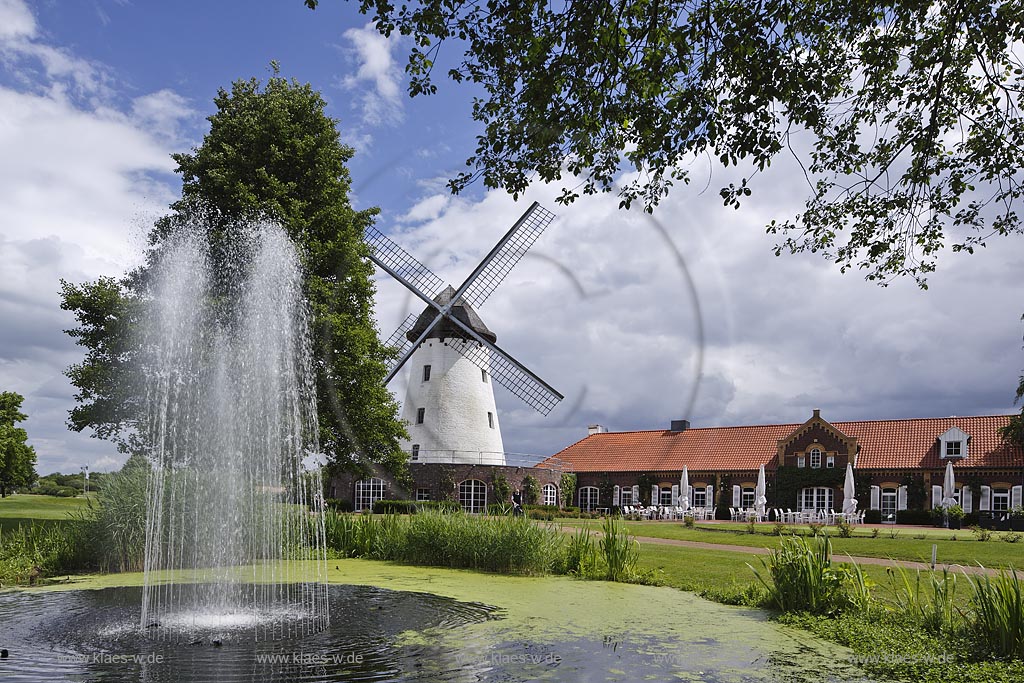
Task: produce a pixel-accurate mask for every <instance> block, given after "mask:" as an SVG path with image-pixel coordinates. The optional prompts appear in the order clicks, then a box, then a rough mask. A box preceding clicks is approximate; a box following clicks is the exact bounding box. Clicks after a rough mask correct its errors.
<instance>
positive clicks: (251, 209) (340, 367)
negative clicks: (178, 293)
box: [63, 65, 405, 475]
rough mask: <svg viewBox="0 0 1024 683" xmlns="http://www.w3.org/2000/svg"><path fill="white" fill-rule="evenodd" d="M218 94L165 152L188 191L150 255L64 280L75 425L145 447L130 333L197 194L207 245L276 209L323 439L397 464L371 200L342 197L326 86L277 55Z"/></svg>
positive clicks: (155, 234) (337, 455)
mask: <svg viewBox="0 0 1024 683" xmlns="http://www.w3.org/2000/svg"><path fill="white" fill-rule="evenodd" d="M215 104H216V112H215V113H214V114H213V115H211V116H210V117H209V121H210V131H209V133H208V134H207V135H206V136H205V138H204V139H203V142H202V144H201V145H200V146H198V147H197V148H195V149H193V150H192V151H191V152H189V153H183V154H175V155H173V158H174V160H175V162H177V172H178V173H180V174H181V176H182V198H181V200H179V201H178V202H176V203H174V204H172V206H171V214H170V215H168V216H166V217H164V218H162V219H160V220H158V221H157V223H156V225H155V226H154V228H153V230H152V231H151V233H150V246H151V251H150V258H149V261H148V263H149V264H150V265H147V266H144V267H143V268H141V269H140V270H138V271H136V272H134V273H131V274H130V275H128V276H127V277H125V278H123V279H121V280H113V279H101V280H98V281H96V282H92V283H87V284H84V285H74V284H69V283H63V287H64V291H63V295H64V303H63V306H64V308H66V309H69V310H72V311H74V312H75V314H76V316H77V318H78V323H79V326H78V327H77V328H75V329H73V330H69V334H71V335H72V336H74V337H75V338H76V339H77V340H78V343H79V344H81V345H82V346H84V347H85V349H86V357H85V359H84V361H83V362H82V363H80V364H78V365H74V366H72V367H71V368H70V369H69V370H68V376H69V377H70V378H71V380H72V382H73V383H74V384H75V386H76V387H77V388H78V390H79V393H78V396H77V398H78V400H79V405H78V406H76V408H75V409H74V410H72V412H71V415H70V420H69V425H70V426H71V427H72V428H73V429H77V430H82V429H85V428H86V427H89V428H92V429H93V430H94V431H95V434H96V435H97V436H100V437H105V438H110V439H112V440H114V441H115V442H116V443H118V444H119V446H120V447H121V448H122V449H123V450H125V451H128V452H137V451H139V450H144V449H145V444H144V443H141V442H139V434H140V433H142V431H143V430H140V429H138V428H137V426H138V424H137V421H138V420H139V419H141V418H142V416H141V413H140V409H139V403H140V397H139V394H138V391H136V390H135V389H134V388H133V387H137V386H138V384H137V382H135V380H134V378H133V377H132V373H133V372H134V368H135V366H134V365H133V362H132V360H133V354H134V345H133V343H132V340H131V333H132V329H133V328H134V327H135V325H136V322H137V318H138V315H139V311H140V310H141V308H140V305H139V301H140V299H141V297H142V296H143V293H144V291H145V286H146V281H147V276H148V271H149V269H150V267H151V264H152V263H153V262H154V259H155V258H156V256H157V255H158V254H159V252H160V249H161V248H162V245H163V244H164V242H165V240H166V238H167V237H168V236H169V235H170V234H172V233H173V232H174V231H175V230H177V229H179V227H178V226H180V225H182V224H184V223H189V222H193V223H194V222H195V220H196V215H197V212H196V207H201V211H200V212H199V215H200V216H201V217H202V218H201V220H202V221H203V222H204V227H205V228H206V230H207V232H208V234H209V235H210V237H211V242H212V243H213V244H214V245H216V243H217V240H218V239H219V237H220V236H221V235H223V234H225V233H226V231H227V229H228V227H229V226H230V225H232V224H235V223H237V222H238V221H240V220H241V221H244V220H248V219H252V218H255V217H262V216H270V217H272V218H274V219H275V220H277V221H279V222H280V223H281V225H282V226H284V228H285V230H286V231H287V232H288V234H289V235H290V236H291V238H292V239H293V241H294V242H295V243H296V244H297V245H298V246H299V248H300V252H301V255H302V259H303V266H304V270H305V294H306V298H307V300H308V303H309V308H310V312H311V314H312V316H311V319H312V325H311V327H312V333H313V344H314V346H313V351H314V355H315V359H314V364H315V369H316V380H317V386H316V391H317V399H318V405H319V414H320V443H321V447H322V449H323V450H324V452H325V453H327V454H328V456H329V457H330V459H331V462H332V464H333V465H335V466H339V467H346V466H358V465H359V464H360V463H363V462H376V463H380V464H383V465H384V466H386V467H387V468H388V469H390V470H391V471H393V472H395V473H396V474H399V475H404V473H405V456H404V454H402V452H401V451H400V449H399V447H398V439H399V438H400V437H401V436H402V435H403V434H404V429H403V427H402V423H401V422H400V420H399V419H398V406H397V403H396V402H395V400H394V397H393V396H392V395H391V394H390V393H389V392H388V391H387V389H386V388H385V386H384V384H383V379H384V377H385V375H386V363H387V361H388V359H389V358H390V353H392V351H391V350H390V349H388V348H387V347H385V346H383V345H382V344H381V342H380V340H379V337H378V335H377V330H376V328H375V325H374V321H373V318H372V303H373V294H374V288H373V284H372V282H371V280H370V277H371V275H372V273H373V267H372V264H371V263H370V262H369V260H368V259H367V251H366V250H367V247H366V245H365V243H364V242H363V240H362V235H363V230H364V229H365V227H366V226H367V225H369V224H371V222H372V221H373V217H374V216H375V215H376V214H377V213H378V210H377V209H368V210H364V211H356V210H355V209H354V208H353V207H352V206H351V204H350V202H349V199H348V192H349V186H350V178H349V173H348V169H347V167H346V163H347V161H348V160H349V159H350V158H351V156H352V154H353V150H352V148H351V147H348V146H346V145H344V144H342V143H341V142H340V140H339V136H338V131H337V128H336V121H334V120H333V119H331V118H330V117H328V116H327V115H326V114H325V113H324V106H325V103H324V101H323V99H322V98H321V97H320V94H319V93H318V92H317V91H315V90H314V89H313V88H312V87H311V86H310V85H308V84H305V85H303V84H299V83H297V82H295V81H289V80H287V79H284V78H281V77H279V76H277V74H276V65H275V75H274V76H273V77H271V78H270V79H269V80H268V82H267V83H266V85H265V86H261V84H260V83H259V82H258V81H257V80H255V79H251V80H239V81H236V82H235V83H234V84H233V85H232V87H231V90H230V91H227V90H221V91H220V92H219V93H218V94H217V97H216V99H215ZM215 251H216V249H214V252H215Z"/></svg>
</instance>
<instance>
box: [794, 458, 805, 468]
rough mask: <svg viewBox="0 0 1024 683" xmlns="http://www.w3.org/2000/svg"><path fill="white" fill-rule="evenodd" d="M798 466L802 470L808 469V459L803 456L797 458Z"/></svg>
mask: <svg viewBox="0 0 1024 683" xmlns="http://www.w3.org/2000/svg"><path fill="white" fill-rule="evenodd" d="M796 466H797V467H800V468H804V467H807V459H806V458H804V456H802V455H798V456H796Z"/></svg>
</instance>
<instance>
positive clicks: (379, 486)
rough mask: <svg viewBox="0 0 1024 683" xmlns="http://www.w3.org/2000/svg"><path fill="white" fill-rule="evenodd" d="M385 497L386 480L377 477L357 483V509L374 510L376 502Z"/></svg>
mask: <svg viewBox="0 0 1024 683" xmlns="http://www.w3.org/2000/svg"><path fill="white" fill-rule="evenodd" d="M383 497H384V480H383V479H378V478H377V477H370V478H369V479H360V480H359V481H357V482H356V500H355V509H356V510H357V511H358V510H372V509H373V504H374V502H375V501H378V500H380V499H381V498H383Z"/></svg>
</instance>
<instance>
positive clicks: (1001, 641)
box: [968, 567, 1024, 659]
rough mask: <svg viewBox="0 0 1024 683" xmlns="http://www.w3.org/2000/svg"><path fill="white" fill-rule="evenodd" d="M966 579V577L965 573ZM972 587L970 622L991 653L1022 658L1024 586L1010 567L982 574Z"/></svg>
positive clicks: (1023, 656) (1023, 650) (1023, 646)
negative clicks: (997, 574) (990, 573)
mask: <svg viewBox="0 0 1024 683" xmlns="http://www.w3.org/2000/svg"><path fill="white" fill-rule="evenodd" d="M968 580H970V577H968ZM972 585H973V587H974V598H973V601H972V602H973V605H974V608H975V609H974V623H973V626H974V628H975V630H976V632H977V633H978V635H979V636H980V637H981V640H982V642H984V643H987V644H988V645H989V646H990V647H991V648H992V650H993V651H994V652H995V654H997V655H1000V656H1004V657H1013V658H1015V659H1024V586H1021V581H1020V579H1019V578H1018V577H1017V574H1016V572H1014V571H1013V568H1012V567H1011V568H1010V571H1009V572H1006V571H1000V572H999V576H998V577H995V578H993V577H989V576H987V575H986V576H982V577H981V578H980V579H978V581H977V582H976V583H975V582H972Z"/></svg>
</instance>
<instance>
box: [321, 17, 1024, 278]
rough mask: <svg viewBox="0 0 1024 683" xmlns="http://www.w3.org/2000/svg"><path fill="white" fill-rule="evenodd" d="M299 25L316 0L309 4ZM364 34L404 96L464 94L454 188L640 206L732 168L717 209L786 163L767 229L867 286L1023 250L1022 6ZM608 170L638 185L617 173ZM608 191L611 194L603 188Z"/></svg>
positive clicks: (482, 21)
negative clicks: (389, 61) (788, 170)
mask: <svg viewBox="0 0 1024 683" xmlns="http://www.w3.org/2000/svg"><path fill="white" fill-rule="evenodd" d="M304 1H305V4H306V5H307V6H308V7H310V8H315V7H316V6H317V4H318V0H304ZM359 11H360V12H362V13H363V14H367V15H371V16H372V17H373V21H374V22H375V25H376V28H377V30H378V31H379V32H380V33H381V34H383V35H385V36H390V35H392V34H394V33H398V34H401V35H404V36H411V37H412V41H411V43H412V48H411V50H410V53H409V59H408V63H407V65H406V72H407V74H408V76H409V79H410V80H409V91H410V93H411V94H412V95H419V94H429V93H434V92H435V91H436V87H437V86H436V85H435V82H434V76H435V74H434V68H435V65H436V64H437V62H438V60H439V59H441V58H442V56H443V57H444V58H448V54H450V53H449V52H448V50H450V48H451V46H450V45H449V46H448V47H447V48H444V49H445V52H444V53H443V55H442V49H443V46H445V44H446V43H449V44H450V43H452V42H456V43H457V45H458V47H459V48H461V49H462V50H463V52H462V56H461V58H460V59H458V60H456V62H455V64H454V66H453V68H451V69H450V70H448V72H447V76H448V77H449V78H450V79H451V80H453V81H455V82H456V83H464V82H468V83H473V84H476V85H477V86H478V88H479V92H480V94H479V95H478V96H476V97H475V98H474V103H473V118H474V119H476V120H477V121H478V122H480V123H481V124H482V125H483V127H484V132H483V133H482V134H481V135H480V136H479V137H478V146H477V149H476V151H475V153H474V154H473V155H472V156H470V157H469V159H468V160H467V166H469V167H470V170H468V171H466V172H463V173H461V174H459V175H458V176H457V177H455V178H454V179H452V180H451V181H450V186H451V189H452V190H453V191H455V192H458V191H460V190H462V189H463V188H465V187H466V186H467V185H468V184H470V183H472V182H474V181H475V180H477V179H478V178H481V179H482V180H483V182H484V184H485V185H486V186H487V187H493V188H504V189H506V190H508V191H509V192H511V193H512V194H514V195H519V194H521V193H522V192H523V191H524V190H525V189H526V187H527V186H528V185H529V183H530V182H531V181H532V180H533V179H534V177H537V178H539V179H541V180H543V181H545V182H560V183H563V188H562V193H561V196H560V198H559V201H560V202H563V203H569V202H572V201H573V200H575V199H576V198H578V197H579V195H580V193H583V194H592V193H596V192H608V191H614V190H616V189H617V190H618V192H619V196H620V198H621V206H623V207H629V206H630V205H632V204H633V203H634V202H642V204H643V206H644V208H645V209H646V210H648V211H653V209H654V207H655V206H656V205H657V204H658V203H659V202H660V201H661V200H662V198H663V197H665V196H666V194H667V193H668V192H669V189H670V187H671V186H672V185H673V183H676V182H688V181H689V178H690V173H689V170H688V168H687V166H688V165H689V164H690V163H691V162H692V160H693V159H695V158H700V157H704V156H706V157H709V158H713V159H716V160H717V161H719V162H721V163H722V164H723V165H725V166H736V165H741V164H742V165H743V171H742V175H743V177H742V179H741V180H740V181H739V182H738V183H729V184H728V185H726V186H725V187H723V188H722V189H721V195H722V198H723V200H724V201H725V203H726V205H732V206H738V205H739V203H740V202H741V200H743V199H744V198H745V197H747V196H748V195H750V194H751V184H750V180H751V179H752V178H753V177H754V176H755V175H757V174H758V173H760V172H762V171H764V170H765V169H766V168H767V167H768V166H769V165H770V164H771V162H772V161H773V160H774V159H775V158H776V157H777V156H778V155H780V154H793V155H794V156H796V157H797V160H798V161H799V162H800V164H801V167H802V168H803V171H804V178H803V179H801V182H806V185H807V187H808V198H807V200H806V205H805V209H804V211H803V212H802V213H800V214H799V215H797V216H795V217H791V218H788V219H785V220H782V221H781V222H778V223H777V222H775V221H773V222H772V223H771V224H769V226H768V230H769V232H771V233H776V234H779V235H780V236H781V237H782V239H781V242H780V243H779V244H778V245H777V247H776V250H777V253H781V252H782V251H784V250H790V251H794V252H797V251H812V252H820V253H822V254H824V255H825V256H826V257H827V258H830V259H833V260H835V261H836V262H837V263H838V264H839V265H840V266H841V268H842V269H843V270H844V271H845V270H847V269H849V268H851V267H858V268H862V269H865V270H866V274H867V277H868V279H871V280H877V281H879V282H881V283H885V282H888V281H889V280H890V279H891V278H892V277H894V276H900V275H909V276H912V277H914V278H916V279H917V281H918V283H919V284H921V285H922V286H925V283H926V282H925V281H926V277H927V274H928V273H929V272H931V271H932V270H934V268H935V259H936V256H937V253H938V251H939V250H940V249H942V248H943V246H945V245H946V244H947V243H948V244H951V245H952V248H953V250H955V251H959V250H965V251H968V252H972V251H973V249H974V248H975V247H977V246H979V245H983V244H985V241H986V240H987V239H988V238H989V237H991V236H995V235H1007V234H1009V233H1019V232H1020V231H1021V230H1022V226H1021V222H1020V218H1019V216H1018V214H1017V212H1016V211H1015V210H1014V204H1015V202H1016V200H1018V199H1019V198H1020V196H1021V191H1022V190H1021V184H1020V183H1021V173H1022V170H1021V169H1022V167H1024V120H1022V118H1021V115H1020V111H1019V109H1018V107H1019V105H1020V94H1021V86H1022V85H1024V70H1022V61H1021V59H1022V57H1021V40H1022V39H1024V5H1021V3H1019V2H1010V1H1008V0H959V1H957V2H953V1H950V0H943V1H940V2H935V1H934V0H927V1H923V0H897V1H889V2H865V1H861V0H814V1H811V2H808V1H807V0H764V1H762V2H734V1H733V0H656V1H654V2H651V1H650V0H586V1H583V0H566V1H565V2H558V3H549V2H542V1H540V0H519V1H516V2H503V3H495V2H488V3H480V2H475V1H468V0H416V1H411V2H408V3H403V4H399V5H396V4H394V3H392V2H390V0H360V2H359ZM623 171H634V172H635V173H633V174H625V175H623V174H622V172H623ZM620 182H621V183H622V185H621V187H619V186H618V185H617V183H620Z"/></svg>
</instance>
